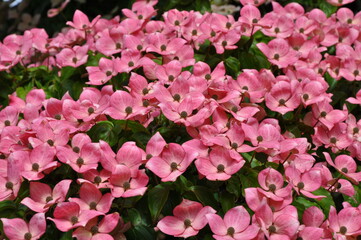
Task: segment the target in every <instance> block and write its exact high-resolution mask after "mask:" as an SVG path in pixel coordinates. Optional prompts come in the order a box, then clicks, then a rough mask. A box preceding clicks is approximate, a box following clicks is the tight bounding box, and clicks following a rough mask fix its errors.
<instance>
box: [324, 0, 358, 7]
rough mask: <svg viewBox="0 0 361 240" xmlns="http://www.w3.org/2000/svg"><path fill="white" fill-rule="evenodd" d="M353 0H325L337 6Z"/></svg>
mask: <svg viewBox="0 0 361 240" xmlns="http://www.w3.org/2000/svg"><path fill="white" fill-rule="evenodd" d="M353 1H355V0H327V2H328V3H329V4H331V5H334V6H337V7H339V6H342V5H346V4H349V3H352V2H353Z"/></svg>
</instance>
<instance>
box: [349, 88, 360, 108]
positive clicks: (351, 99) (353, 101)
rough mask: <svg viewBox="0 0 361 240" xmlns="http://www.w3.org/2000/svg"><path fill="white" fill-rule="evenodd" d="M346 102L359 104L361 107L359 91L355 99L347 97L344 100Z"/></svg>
mask: <svg viewBox="0 0 361 240" xmlns="http://www.w3.org/2000/svg"><path fill="white" fill-rule="evenodd" d="M346 101H347V102H349V103H352V104H360V105H361V90H359V91H358V92H357V93H356V98H354V97H349V98H347V99H346Z"/></svg>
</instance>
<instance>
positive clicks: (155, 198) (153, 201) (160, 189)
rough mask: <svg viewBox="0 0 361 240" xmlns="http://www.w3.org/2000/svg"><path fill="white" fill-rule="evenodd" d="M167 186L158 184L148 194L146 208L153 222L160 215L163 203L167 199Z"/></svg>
mask: <svg viewBox="0 0 361 240" xmlns="http://www.w3.org/2000/svg"><path fill="white" fill-rule="evenodd" d="M168 195H169V186H167V185H165V184H159V185H157V186H155V187H154V188H153V189H151V190H150V191H149V192H148V208H149V211H150V214H151V216H152V221H153V222H155V221H156V220H157V218H158V216H159V214H160V213H161V211H162V209H163V207H164V204H165V202H166V201H167V199H168Z"/></svg>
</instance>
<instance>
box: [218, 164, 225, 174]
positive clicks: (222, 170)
mask: <svg viewBox="0 0 361 240" xmlns="http://www.w3.org/2000/svg"><path fill="white" fill-rule="evenodd" d="M224 169H225V167H224V165H223V164H218V166H217V172H219V173H221V172H224Z"/></svg>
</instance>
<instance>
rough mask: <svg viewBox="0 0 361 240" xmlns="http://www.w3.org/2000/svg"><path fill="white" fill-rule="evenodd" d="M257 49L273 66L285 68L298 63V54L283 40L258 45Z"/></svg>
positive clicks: (278, 39)
mask: <svg viewBox="0 0 361 240" xmlns="http://www.w3.org/2000/svg"><path fill="white" fill-rule="evenodd" d="M257 47H258V48H259V49H260V50H261V51H262V52H263V54H264V55H266V57H267V58H268V60H269V61H270V62H271V63H272V64H274V65H277V66H278V67H279V68H285V67H287V66H289V65H291V64H293V63H295V62H296V61H297V57H296V52H295V51H294V50H293V49H291V48H290V46H289V44H288V42H287V41H286V40H284V39H282V38H276V39H273V40H271V41H270V42H269V43H268V44H265V43H258V44H257Z"/></svg>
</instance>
